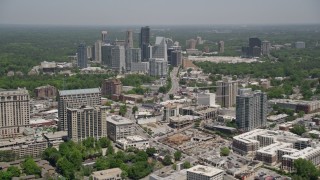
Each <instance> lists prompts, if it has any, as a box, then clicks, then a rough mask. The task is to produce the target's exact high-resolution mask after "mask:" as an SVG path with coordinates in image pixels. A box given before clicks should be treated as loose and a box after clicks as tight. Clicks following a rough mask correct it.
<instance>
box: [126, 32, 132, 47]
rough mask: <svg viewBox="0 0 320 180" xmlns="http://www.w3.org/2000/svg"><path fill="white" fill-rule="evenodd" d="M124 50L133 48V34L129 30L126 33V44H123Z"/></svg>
mask: <svg viewBox="0 0 320 180" xmlns="http://www.w3.org/2000/svg"><path fill="white" fill-rule="evenodd" d="M125 48H126V49H128V48H133V34H132V31H131V30H128V31H127V32H126V44H125Z"/></svg>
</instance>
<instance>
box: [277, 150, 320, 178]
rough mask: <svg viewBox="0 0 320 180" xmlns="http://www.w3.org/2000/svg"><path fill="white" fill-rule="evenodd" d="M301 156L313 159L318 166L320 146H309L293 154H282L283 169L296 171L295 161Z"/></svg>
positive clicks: (309, 159) (319, 162)
mask: <svg viewBox="0 0 320 180" xmlns="http://www.w3.org/2000/svg"><path fill="white" fill-rule="evenodd" d="M299 158H301V159H306V160H308V161H311V162H312V163H313V164H314V165H315V166H318V165H319V164H320V147H316V148H312V147H307V148H305V149H303V150H300V151H298V152H295V153H292V154H291V155H284V156H282V164H281V169H283V170H286V171H289V172H293V171H295V169H294V165H293V163H294V161H295V160H297V159H299Z"/></svg>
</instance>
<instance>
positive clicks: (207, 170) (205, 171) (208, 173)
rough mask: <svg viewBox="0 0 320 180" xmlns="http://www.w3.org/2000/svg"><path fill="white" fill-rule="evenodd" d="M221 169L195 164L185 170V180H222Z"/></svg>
mask: <svg viewBox="0 0 320 180" xmlns="http://www.w3.org/2000/svg"><path fill="white" fill-rule="evenodd" d="M223 172H224V171H223V170H221V169H217V168H214V167H209V166H203V165H197V166H194V167H192V168H190V169H188V170H187V180H223Z"/></svg>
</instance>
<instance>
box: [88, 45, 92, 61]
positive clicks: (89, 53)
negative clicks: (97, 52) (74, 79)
mask: <svg viewBox="0 0 320 180" xmlns="http://www.w3.org/2000/svg"><path fill="white" fill-rule="evenodd" d="M87 57H88V59H91V58H92V47H91V46H88V47H87Z"/></svg>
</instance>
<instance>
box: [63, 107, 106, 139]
mask: <svg viewBox="0 0 320 180" xmlns="http://www.w3.org/2000/svg"><path fill="white" fill-rule="evenodd" d="M106 118H107V107H106V106H93V107H90V106H81V107H79V108H67V121H68V137H69V138H70V139H71V140H73V141H82V140H84V139H86V138H88V137H93V138H95V139H100V138H102V137H106V136H107V121H106Z"/></svg>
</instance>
